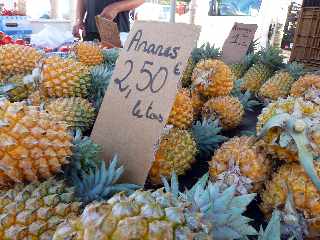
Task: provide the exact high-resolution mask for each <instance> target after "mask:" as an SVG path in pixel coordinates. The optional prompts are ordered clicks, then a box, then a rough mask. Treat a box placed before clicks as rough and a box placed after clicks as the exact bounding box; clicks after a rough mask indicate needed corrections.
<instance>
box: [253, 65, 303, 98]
mask: <svg viewBox="0 0 320 240" xmlns="http://www.w3.org/2000/svg"><path fill="white" fill-rule="evenodd" d="M302 74H303V65H300V64H297V63H292V64H288V65H287V67H286V69H285V70H282V71H279V72H278V73H276V74H275V75H273V76H272V77H271V78H270V79H268V81H267V82H265V83H264V84H263V85H262V87H261V88H260V90H259V96H261V97H263V98H268V99H271V100H277V99H278V98H280V97H287V96H288V95H289V93H290V89H291V86H292V84H293V83H294V82H295V81H296V80H297V79H298V78H299V77H300V76H301V75H302Z"/></svg>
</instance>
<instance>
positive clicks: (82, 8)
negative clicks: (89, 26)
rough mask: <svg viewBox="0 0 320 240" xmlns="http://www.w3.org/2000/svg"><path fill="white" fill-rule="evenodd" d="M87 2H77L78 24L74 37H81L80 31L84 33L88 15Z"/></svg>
mask: <svg viewBox="0 0 320 240" xmlns="http://www.w3.org/2000/svg"><path fill="white" fill-rule="evenodd" d="M84 1H85V0H77V8H76V22H75V25H74V26H73V35H74V36H75V37H80V30H82V31H84V23H83V21H84V16H85V14H86V6H85V3H84Z"/></svg>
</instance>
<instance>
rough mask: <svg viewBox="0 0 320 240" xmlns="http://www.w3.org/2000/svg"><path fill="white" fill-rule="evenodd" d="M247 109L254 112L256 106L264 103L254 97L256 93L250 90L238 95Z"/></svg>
mask: <svg viewBox="0 0 320 240" xmlns="http://www.w3.org/2000/svg"><path fill="white" fill-rule="evenodd" d="M237 97H238V98H239V100H240V102H241V104H242V106H243V108H244V109H245V110H246V111H250V112H254V108H255V107H258V106H261V105H262V103H261V102H259V101H257V100H255V99H254V95H253V94H252V93H251V92H250V91H248V90H247V91H246V92H245V93H240V94H239V95H238V96H237Z"/></svg>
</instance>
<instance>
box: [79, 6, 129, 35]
mask: <svg viewBox="0 0 320 240" xmlns="http://www.w3.org/2000/svg"><path fill="white" fill-rule="evenodd" d="M120 1H121V0H86V10H87V16H86V21H85V23H86V32H87V33H97V32H98V29H97V26H96V20H95V16H97V15H99V14H100V13H101V12H102V11H103V9H104V8H105V7H106V6H108V5H110V4H112V3H115V2H120ZM114 21H115V22H116V23H117V24H118V29H119V31H120V32H129V31H130V23H129V12H127V11H126V12H121V13H119V14H118V15H117V17H116V18H115V19H114Z"/></svg>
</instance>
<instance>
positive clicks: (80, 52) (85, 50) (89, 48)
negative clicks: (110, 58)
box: [74, 42, 104, 66]
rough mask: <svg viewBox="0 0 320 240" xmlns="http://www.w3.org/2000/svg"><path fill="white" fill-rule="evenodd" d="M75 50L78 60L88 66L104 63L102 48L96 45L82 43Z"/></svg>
mask: <svg viewBox="0 0 320 240" xmlns="http://www.w3.org/2000/svg"><path fill="white" fill-rule="evenodd" d="M74 50H75V53H76V56H77V58H78V60H79V61H80V62H81V63H83V64H85V65H87V66H94V65H98V64H101V63H103V60H104V58H103V54H102V51H101V48H100V47H99V46H98V45H97V44H95V43H91V42H81V43H78V44H76V45H75V47H74Z"/></svg>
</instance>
